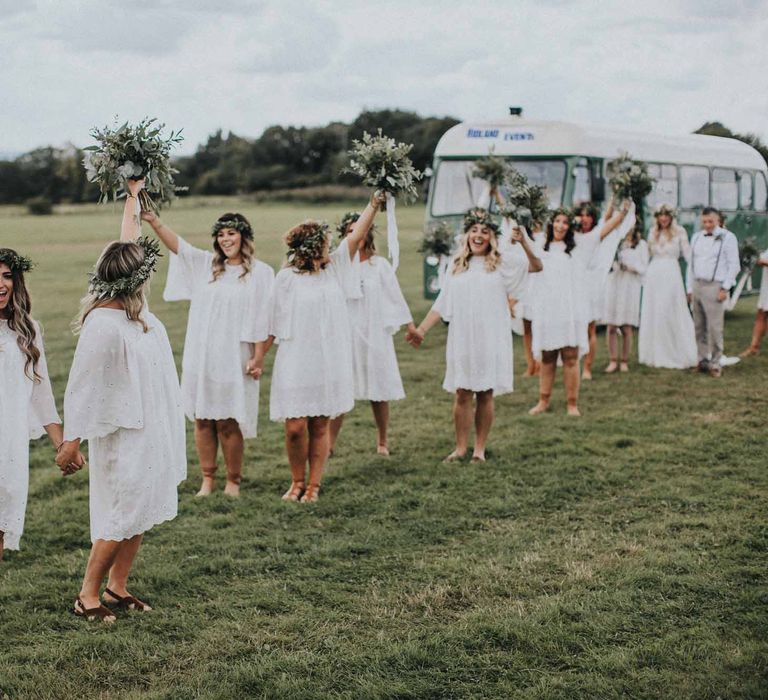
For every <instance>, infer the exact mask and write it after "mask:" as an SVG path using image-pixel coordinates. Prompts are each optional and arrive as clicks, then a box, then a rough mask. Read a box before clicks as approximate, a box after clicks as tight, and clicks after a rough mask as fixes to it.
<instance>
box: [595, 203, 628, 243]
mask: <svg viewBox="0 0 768 700" xmlns="http://www.w3.org/2000/svg"><path fill="white" fill-rule="evenodd" d="M631 204H632V202H631V201H630V200H629V199H626V200H624V203H623V204H622V205H621V209H619V211H617V212H616V213H615V214H613V200H611V201H610V202H609V203H608V209H606V212H605V218H606V221H605V225H604V226H603V228H602V230H601V231H600V240H601V241H602V240H604V239H605V238H606V236H608V234H609V233H611V231H615V230H616V227H617V226H618V225H619V224H620V223H621V222H622V221H624V217H625V216H626V215H627V212H628V211H629V207H630V205H631Z"/></svg>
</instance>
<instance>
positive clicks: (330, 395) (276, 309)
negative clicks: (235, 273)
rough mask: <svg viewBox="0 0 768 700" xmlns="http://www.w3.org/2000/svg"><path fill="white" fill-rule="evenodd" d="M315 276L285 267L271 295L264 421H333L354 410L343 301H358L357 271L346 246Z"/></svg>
mask: <svg viewBox="0 0 768 700" xmlns="http://www.w3.org/2000/svg"><path fill="white" fill-rule="evenodd" d="M330 258H331V259H330V262H329V263H328V265H327V266H326V267H325V268H324V269H322V270H319V271H318V272H312V273H310V272H299V271H298V270H296V269H295V268H293V267H285V268H283V269H282V270H280V272H278V273H277V276H276V277H275V286H274V289H273V291H272V302H271V312H270V331H269V332H270V335H273V336H274V337H275V342H276V343H277V344H278V347H277V354H276V356H275V364H274V367H273V369H272V387H271V390H270V395H269V417H270V420H273V421H285V420H287V419H288V418H303V417H309V416H328V417H330V418H335V417H336V416H339V415H341V414H342V413H348V412H349V411H351V410H352V408H353V407H354V405H355V391H354V375H353V371H352V332H351V325H350V322H349V310H348V309H347V299H350V298H360V297H361V296H362V291H361V289H360V286H361V283H360V276H359V274H357V271H358V270H359V268H356V267H355V266H353V265H352V259H351V257H350V254H349V246H348V245H347V243H346V241H343V242H342V244H341V245H340V246H339V247H338V248H337V249H336V250H335V251H334V252H333V253H331V256H330Z"/></svg>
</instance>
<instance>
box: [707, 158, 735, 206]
mask: <svg viewBox="0 0 768 700" xmlns="http://www.w3.org/2000/svg"><path fill="white" fill-rule="evenodd" d="M712 204H713V205H714V206H716V207H717V208H718V209H737V208H738V206H739V184H738V182H737V181H736V171H735V170H731V169H730V168H713V169H712Z"/></svg>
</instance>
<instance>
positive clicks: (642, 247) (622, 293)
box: [603, 239, 648, 327]
mask: <svg viewBox="0 0 768 700" xmlns="http://www.w3.org/2000/svg"><path fill="white" fill-rule="evenodd" d="M622 266H623V269H622ZM647 269H648V244H647V243H646V242H645V241H644V240H642V239H641V240H639V241H638V242H637V245H636V246H635V247H634V248H632V246H631V245H630V244H629V243H627V242H626V241H624V242H623V243H622V244H621V246H620V248H619V254H618V261H617V263H615V264H614V269H613V270H612V271H611V273H610V274H609V275H608V281H607V282H606V285H605V311H604V313H603V321H604V322H605V323H608V324H610V325H612V326H635V327H637V326H639V325H640V295H641V293H642V287H643V275H644V274H645V271H646V270H647Z"/></svg>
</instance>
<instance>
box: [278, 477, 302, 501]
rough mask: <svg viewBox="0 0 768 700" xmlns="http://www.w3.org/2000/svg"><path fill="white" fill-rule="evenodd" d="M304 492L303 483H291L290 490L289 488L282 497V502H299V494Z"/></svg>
mask: <svg viewBox="0 0 768 700" xmlns="http://www.w3.org/2000/svg"><path fill="white" fill-rule="evenodd" d="M303 492H304V482H303V481H292V482H291V488H289V489H288V490H287V491H286V492H285V493H284V494H283V495H282V499H283V500H284V501H293V502H294V503H295V502H296V501H298V500H299V498H300V497H301V494H302V493H303Z"/></svg>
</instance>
